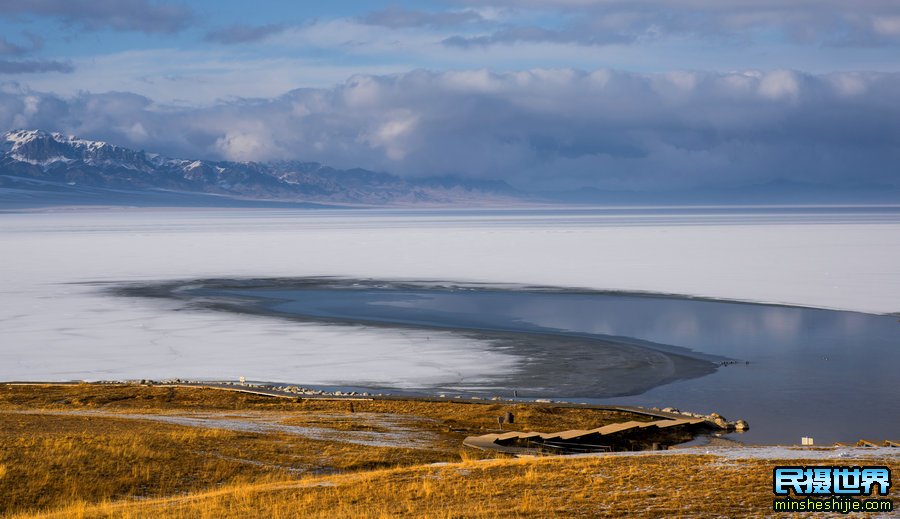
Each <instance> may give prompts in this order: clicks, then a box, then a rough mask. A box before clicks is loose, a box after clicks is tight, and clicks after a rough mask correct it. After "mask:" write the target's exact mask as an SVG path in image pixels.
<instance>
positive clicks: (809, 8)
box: [0, 0, 900, 190]
mask: <svg viewBox="0 0 900 519" xmlns="http://www.w3.org/2000/svg"><path fill="white" fill-rule="evenodd" d="M897 91H900V2H896V1H894V0H860V1H858V2H845V1H838V0H791V1H775V0H731V1H729V2H722V1H720V0H680V1H678V0H557V1H537V0H487V1H479V2H475V1H466V0H451V1H445V2H426V1H419V2H396V1H394V2H377V1H352V2H351V1H337V2H291V3H289V2H275V1H272V0H258V1H255V2H235V1H216V2H213V1H195V2H184V3H179V2H168V1H155V0H91V1H88V0H28V1H4V0H0V125H3V126H5V127H6V128H14V127H23V126H27V127H41V128H44V129H47V130H54V131H62V132H65V133H74V134H78V135H80V136H83V137H86V138H102V139H106V140H110V141H113V142H116V143H119V144H122V145H126V146H132V147H137V148H143V149H148V150H155V151H160V152H163V153H167V154H172V155H180V156H190V157H201V158H210V159H229V160H280V159H299V160H316V161H322V162H326V163H329V164H332V165H335V166H338V167H354V166H361V167H367V168H371V169H378V170H385V171H391V172H394V173H398V174H402V175H444V174H455V175H463V176H472V177H496V178H503V179H505V180H508V181H510V182H511V183H513V184H514V185H520V186H523V187H531V186H533V187H537V188H560V189H570V188H575V187H578V186H583V185H587V186H595V187H600V188H608V189H636V190H643V189H692V188H702V187H739V186H744V185H752V184H758V183H766V182H772V181H781V180H790V181H799V182H812V183H823V184H827V185H832V186H838V187H840V186H849V185H858V184H886V185H894V186H896V185H898V184H900V180H898V178H897V177H898V174H897V172H896V170H897V168H896V167H892V164H896V162H897V160H898V159H900V150H898V148H900V142H898V137H897V136H898V135H900V122H898V121H900V108H898V106H900V103H898V100H900V96H898V94H897V93H896V92H897Z"/></svg>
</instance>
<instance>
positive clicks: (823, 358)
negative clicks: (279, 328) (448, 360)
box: [192, 281, 900, 444]
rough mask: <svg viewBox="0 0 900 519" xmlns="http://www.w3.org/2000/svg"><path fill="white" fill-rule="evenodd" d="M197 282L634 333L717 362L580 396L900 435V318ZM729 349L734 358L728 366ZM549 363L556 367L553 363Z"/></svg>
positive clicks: (284, 307) (689, 302) (768, 435)
mask: <svg viewBox="0 0 900 519" xmlns="http://www.w3.org/2000/svg"><path fill="white" fill-rule="evenodd" d="M192 290H197V294H198V295H200V294H201V293H202V295H204V296H210V295H218V296H229V297H234V296H239V297H241V298H246V299H247V300H252V301H256V304H258V305H262V306H263V307H265V308H266V309H267V310H268V311H270V312H272V313H273V314H275V315H288V316H301V317H305V318H311V319H322V320H336V321H340V322H366V323H380V324H382V325H398V326H417V327H426V328H428V327H434V328H441V329H452V330H467V331H473V330H474V331H477V330H491V331H511V332H522V333H536V334H541V333H551V334H561V335H564V336H565V335H572V336H586V337H594V338H599V339H604V340H608V341H623V342H626V343H627V342H629V341H632V342H636V343H638V344H642V345H644V346H646V347H650V348H654V349H657V350H659V351H663V352H675V353H678V354H684V355H687V356H690V357H695V358H697V359H703V360H707V361H708V360H712V361H713V362H715V363H716V364H717V365H719V367H718V369H717V370H716V371H715V372H714V373H712V374H708V375H705V376H701V377H699V378H691V379H687V380H677V381H675V382H671V383H667V384H664V385H661V386H657V387H654V388H652V389H649V390H647V391H645V392H643V393H641V394H639V395H634V396H627V397H614V398H597V397H596V395H591V394H581V395H575V396H577V397H578V398H577V399H578V400H582V401H590V402H597V403H621V404H629V405H642V406H657V407H678V408H680V409H683V410H690V411H695V412H712V411H715V412H718V413H720V414H722V415H724V416H725V417H726V418H728V419H737V418H743V419H745V420H748V421H749V422H750V425H751V430H750V432H748V433H745V434H743V435H741V436H740V437H739V438H740V439H742V440H744V441H747V442H750V443H785V442H789V443H797V442H799V439H800V437H801V436H812V437H814V438H815V439H816V441H817V443H820V444H821V443H829V442H834V441H856V440H858V439H860V438H867V439H875V440H881V439H900V384H898V380H900V377H898V374H900V322H898V318H897V317H896V316H881V315H870V314H862V313H855V312H841V311H833V310H819V309H809V308H797V307H786V306H775V305H763V304H746V303H734V302H725V301H711V300H698V299H686V298H677V297H665V296H645V295H634V294H609V293H588V292H572V291H563V290H552V289H521V288H520V289H505V288H498V287H494V288H486V287H478V286H468V287H467V286H434V285H431V286H427V285H419V286H417V285H416V284H392V283H384V284H378V283H374V282H357V283H354V282H336V281H321V282H309V281H305V282H301V283H300V284H299V285H291V283H283V282H281V283H278V284H276V285H270V286H265V283H263V284H262V286H260V285H259V284H257V285H254V284H252V283H251V284H249V285H248V286H242V287H227V288H226V287H218V288H217V287H209V286H207V287H205V288H203V289H192ZM644 341H647V342H644ZM648 344H649V346H648ZM547 348H556V350H555V351H554V352H553V354H554V356H556V357H558V358H560V359H565V357H566V356H567V354H568V353H569V352H568V351H567V350H566V347H565V345H562V346H560V345H559V344H556V343H554V342H553V341H547ZM509 353H512V354H515V352H514V351H512V352H509ZM722 358H727V359H730V360H731V361H732V362H730V363H726V364H724V365H722V364H721V362H720V360H721V359H722ZM599 368H600V366H598V372H599ZM547 369H548V370H553V369H559V367H558V365H556V364H553V363H548V364H547ZM559 376H560V377H565V373H560V374H559ZM518 389H520V390H522V391H524V392H527V390H528V388H527V387H521V386H519V387H518ZM551 393H552V392H551ZM535 396H539V395H535ZM548 396H552V394H550V395H548Z"/></svg>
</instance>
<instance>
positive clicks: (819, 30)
mask: <svg viewBox="0 0 900 519" xmlns="http://www.w3.org/2000/svg"><path fill="white" fill-rule="evenodd" d="M462 3H464V4H473V5H479V6H482V7H483V6H484V5H485V3H484V2H468V1H464V2H462ZM487 5H489V6H494V7H495V8H504V7H506V8H514V9H517V10H519V11H522V12H534V13H552V14H553V15H554V17H553V18H560V17H561V18H562V20H563V22H562V23H558V24H556V25H557V26H546V25H541V24H531V25H522V24H520V23H510V22H508V23H506V24H505V25H503V26H502V27H499V28H495V29H494V30H492V31H490V32H487V33H484V34H479V35H464V36H463V35H461V36H458V37H451V38H449V39H448V40H447V43H448V44H451V45H457V46H476V45H477V46H486V45H496V44H513V43H517V42H522V41H528V42H537V41H545V42H556V43H559V42H564V43H572V44H578V45H586V46H596V45H607V44H610V43H638V42H642V41H647V40H656V39H665V38H673V37H691V38H700V39H710V38H712V39H716V40H720V41H730V42H736V43H742V44H746V43H747V42H751V41H756V42H764V41H766V40H768V39H771V37H772V35H773V33H776V34H778V35H780V38H781V39H782V40H784V41H788V42H791V43H795V44H824V45H840V46H873V45H896V44H900V4H898V3H897V2H893V1H890V0H872V1H868V2H845V1H842V0H794V1H791V2H784V1H781V0H730V1H728V2H722V1H721V0H691V1H689V2H685V1H680V0H559V1H556V2H553V3H552V4H551V3H548V2H539V1H536V0H492V1H491V2H489V3H488V4H487ZM538 28H542V29H544V30H543V31H538V30H537V29H538Z"/></svg>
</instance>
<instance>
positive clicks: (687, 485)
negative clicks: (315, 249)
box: [0, 385, 900, 519]
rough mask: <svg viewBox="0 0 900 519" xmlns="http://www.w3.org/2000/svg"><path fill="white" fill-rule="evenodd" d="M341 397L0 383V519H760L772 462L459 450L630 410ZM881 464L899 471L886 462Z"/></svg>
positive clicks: (623, 416) (618, 416)
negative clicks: (411, 440)
mask: <svg viewBox="0 0 900 519" xmlns="http://www.w3.org/2000/svg"><path fill="white" fill-rule="evenodd" d="M352 405H353V409H352V410H351V408H350V402H349V401H337V400H299V401H297V400H291V399H278V398H271V397H265V396H254V395H248V394H241V393H234V392H228V391H222V390H211V389H201V388H166V387H139V386H128V385H121V386H108V385H104V386H97V385H77V386H53V385H50V386H42V387H34V386H3V385H0V515H9V516H10V517H15V518H18V519H24V518H32V517H61V518H62V517H66V518H67V517H135V518H138V517H141V518H143V517H148V518H149V517H153V518H156V517H173V518H189V517H190V518H193V517H206V518H227V517H273V518H281V517H284V518H287V517H313V518H316V517H321V518H326V517H327V518H328V519H334V518H339V517H373V518H381V517H398V516H401V517H402V516H406V517H435V518H450V517H526V516H527V517H560V516H563V517H620V516H623V515H626V514H627V515H629V516H634V517H754V516H768V515H771V512H770V510H771V500H772V497H773V496H772V492H771V471H772V467H773V466H774V465H775V464H777V462H775V461H751V460H748V461H726V460H723V459H721V458H716V457H712V456H694V455H671V454H670V455H666V454H649V455H641V456H605V457H586V458H538V459H525V460H523V459H510V458H502V459H480V458H483V457H485V456H488V455H487V454H486V453H482V452H480V451H474V450H460V440H461V438H462V437H463V436H465V435H466V434H471V433H480V432H482V431H484V430H486V429H492V428H494V427H495V425H494V424H495V423H496V416H499V415H500V414H503V413H505V412H506V411H512V412H514V413H515V415H516V425H515V428H516V429H517V430H523V429H537V430H559V429H566V428H586V427H596V426H598V425H603V424H605V423H611V422H614V421H622V420H629V419H635V415H632V414H630V413H619V412H607V411H598V410H588V409H578V408H574V409H573V408H556V407H554V406H552V405H538V406H528V405H518V404H516V405H510V404H507V403H495V402H473V403H469V402H466V403H462V402H425V401H415V400H408V401H401V400H369V401H353V402H352ZM97 412H102V413H103V415H97V414H96V413H97ZM236 412H238V413H236ZM91 413H95V414H91ZM117 413H119V414H117ZM124 413H128V414H130V415H135V414H137V415H141V414H147V415H156V414H167V415H173V414H174V415H192V413H193V414H196V413H207V414H212V415H216V416H219V415H236V414H240V413H244V414H245V415H247V416H249V415H252V416H266V417H271V418H272V423H279V422H280V423H288V424H293V425H300V426H306V427H308V426H314V427H319V428H326V429H328V430H331V431H333V432H334V440H330V441H326V440H316V439H310V438H305V437H302V436H298V435H296V434H288V433H286V432H278V431H276V432H242V431H232V430H222V429H209V428H196V427H187V426H182V425H174V424H169V423H159V422H153V421H148V420H144V419H138V420H136V419H132V418H128V417H127V416H126V415H125V414H124ZM398 428H399V429H398ZM397 430H401V431H403V430H406V431H407V432H409V431H412V432H417V433H420V436H421V437H423V438H428V439H429V441H427V442H420V443H417V444H415V445H413V446H410V447H397V446H393V447H388V446H367V445H359V444H354V443H347V442H345V441H340V440H341V439H346V438H347V437H352V435H353V434H357V433H359V432H360V431H362V432H363V433H365V434H371V433H380V432H385V431H393V432H396V431H397ZM348 435H349V436H348ZM841 461H842V463H844V464H846V463H852V460H841ZM438 462H440V464H439V465H435V463H438ZM797 463H798V462H797V461H796V460H793V461H791V462H790V463H789V464H797ZM801 463H802V462H801ZM870 464H871V463H870ZM888 464H889V465H890V466H891V468H892V470H893V471H894V473H895V474H897V473H900V471H898V469H900V467H898V466H897V464H896V463H893V464H892V462H891V463H888Z"/></svg>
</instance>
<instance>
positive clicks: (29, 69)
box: [0, 60, 75, 74]
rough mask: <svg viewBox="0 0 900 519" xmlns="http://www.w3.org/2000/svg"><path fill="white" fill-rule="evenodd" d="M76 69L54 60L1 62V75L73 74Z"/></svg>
mask: <svg viewBox="0 0 900 519" xmlns="http://www.w3.org/2000/svg"><path fill="white" fill-rule="evenodd" d="M74 70H75V68H74V67H73V66H72V64H71V63H66V62H64V61H52V60H25V61H10V60H0V74H36V73H41V72H62V73H64V74H68V73H71V72H72V71H74Z"/></svg>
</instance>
